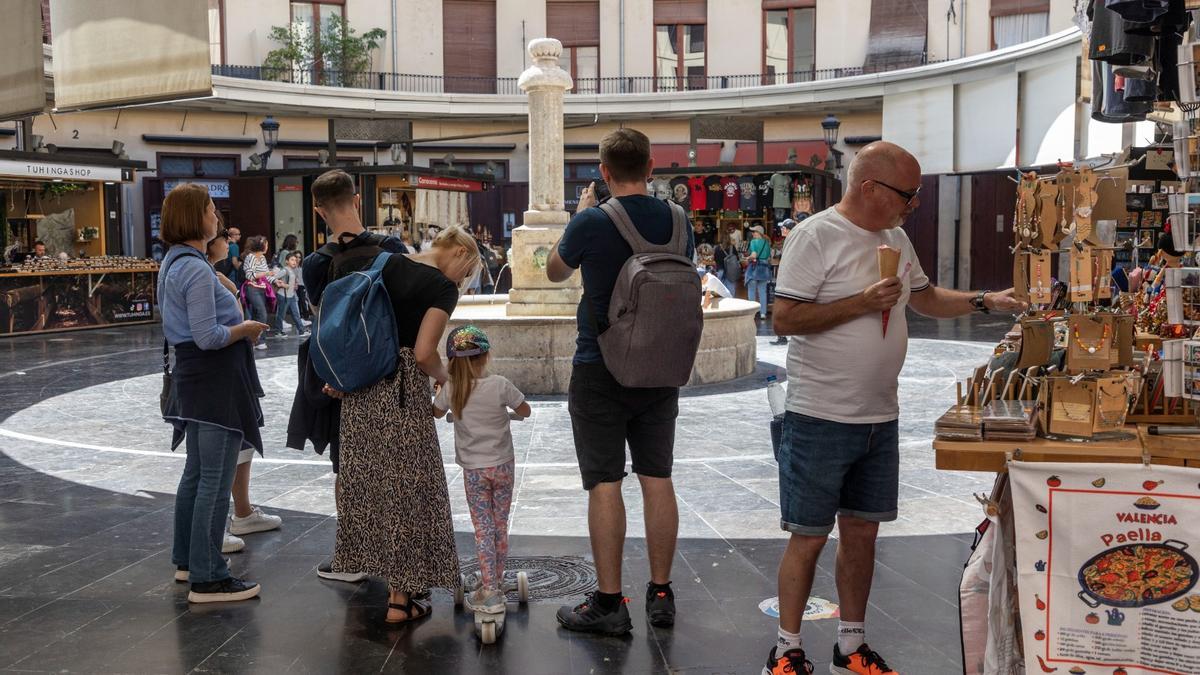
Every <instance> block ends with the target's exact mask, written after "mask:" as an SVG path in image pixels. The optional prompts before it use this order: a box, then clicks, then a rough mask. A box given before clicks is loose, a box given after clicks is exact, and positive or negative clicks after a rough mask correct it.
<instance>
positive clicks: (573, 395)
mask: <svg viewBox="0 0 1200 675" xmlns="http://www.w3.org/2000/svg"><path fill="white" fill-rule="evenodd" d="M567 401H568V405H567V407H568V409H569V410H570V413H571V430H572V431H573V432H574V435H575V455H576V457H577V458H578V459H579V472H580V474H581V475H582V477H583V489H585V490H591V489H592V488H594V487H596V485H598V484H599V483H611V482H616V481H619V480H621V479H622V478H624V477H625V475H626V473H625V445H626V443H628V444H629V456H630V459H631V460H632V462H633V472H634V473H636V474H639V475H642V476H651V477H654V478H670V477H671V466H672V464H673V463H674V454H675V420H676V418H677V417H679V389H678V388H677V387H662V388H655V389H635V388H630V387H623V386H621V385H620V383H618V382H617V381H616V380H615V379H614V378H613V376H612V374H611V373H609V372H608V368H606V367H605V366H604V365H603V364H575V367H574V369H573V371H572V372H571V386H570V389H569V391H568V394H567Z"/></svg>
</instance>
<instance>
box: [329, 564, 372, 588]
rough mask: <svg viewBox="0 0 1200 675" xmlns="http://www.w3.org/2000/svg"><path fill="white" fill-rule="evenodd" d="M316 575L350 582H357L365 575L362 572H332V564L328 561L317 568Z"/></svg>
mask: <svg viewBox="0 0 1200 675" xmlns="http://www.w3.org/2000/svg"><path fill="white" fill-rule="evenodd" d="M317 576H319V577H321V578H322V579H331V580H333V581H345V582H347V583H351V584H357V583H358V582H360V581H362V580H363V579H366V578H367V575H366V574H365V573H363V572H334V571H333V566H332V565H331V564H330V563H324V564H322V565H321V566H320V567H318V568H317Z"/></svg>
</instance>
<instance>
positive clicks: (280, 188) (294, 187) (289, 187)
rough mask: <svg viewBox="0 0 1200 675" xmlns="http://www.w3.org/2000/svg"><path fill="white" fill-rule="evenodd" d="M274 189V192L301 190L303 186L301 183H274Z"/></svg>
mask: <svg viewBox="0 0 1200 675" xmlns="http://www.w3.org/2000/svg"><path fill="white" fill-rule="evenodd" d="M275 191H276V192H303V191H304V186H303V185H276V186H275Z"/></svg>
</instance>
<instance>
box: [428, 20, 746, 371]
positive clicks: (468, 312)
mask: <svg viewBox="0 0 1200 675" xmlns="http://www.w3.org/2000/svg"><path fill="white" fill-rule="evenodd" d="M561 54H562V43H560V42H559V41H558V40H554V39H551V38H539V39H536V40H533V41H532V42H530V43H529V55H530V57H532V59H533V65H532V66H530V67H529V69H528V70H526V71H525V72H524V73H522V74H521V78H520V80H519V82H518V84H519V86H520V87H521V90H522V91H524V92H525V93H526V94H527V95H528V96H529V210H527V211H526V212H525V222H524V225H522V226H521V227H518V228H516V229H515V230H513V246H512V259H511V260H510V261H509V263H510V264H511V272H512V280H513V287H512V291H511V292H510V293H509V294H508V295H507V296H504V295H494V296H487V295H484V296H465V297H463V298H462V300H461V301H460V302H459V305H458V309H456V310H455V312H454V315H453V316H452V317H451V318H450V325H449V328H448V330H452V329H454V328H457V327H458V326H462V325H465V324H474V325H476V326H479V327H480V328H481V329H483V331H484V332H485V333H487V335H488V338H489V339H490V340H491V343H492V364H491V370H492V371H493V372H495V373H497V374H500V375H503V376H505V377H507V378H508V379H510V380H512V382H513V384H515V385H516V386H517V388H518V389H520V390H521V391H522V392H524V393H526V394H563V393H566V391H567V385H568V384H569V383H570V379H571V359H572V357H573V356H574V355H575V338H576V335H577V332H576V323H575V312H576V309H577V308H578V306H579V298H580V296H581V295H582V291H583V289H582V286H581V283H582V282H581V280H580V275H579V274H574V275H572V276H571V278H570V279H568V280H567V281H565V282H563V283H558V284H556V283H552V282H551V281H549V280H548V279H547V278H546V261H547V260H548V259H549V256H550V252H551V251H552V250H554V246H555V245H556V244H557V243H558V240H559V238H560V237H561V236H562V232H563V229H564V228H565V227H566V225H567V222H568V221H569V220H570V218H571V215H570V214H569V213H567V211H566V209H565V208H564V198H565V193H564V188H563V183H564V169H563V152H564V144H563V97H564V95H565V94H566V92H567V90H568V89H570V88H571V87H572V86H573V85H572V82H571V76H570V74H568V73H567V72H566V71H565V70H563V69H562V68H561V67H560V66H559V63H558V58H559V56H560V55H561ZM696 302H700V298H697V299H696ZM757 308H758V305H757V304H756V303H752V302H747V301H745V300H730V299H727V300H723V301H721V303H720V306H719V308H714V309H706V310H705V311H704V335H703V338H702V339H701V341H700V352H699V354H698V355H697V357H696V366H695V369H694V370H693V372H692V380H691V384H711V383H717V382H725V381H727V380H732V379H736V378H739V377H743V376H746V375H749V374H751V373H753V372H754V368H755V360H756V356H757V346H756V341H755V336H756V328H755V325H754V314H755V312H756V311H757Z"/></svg>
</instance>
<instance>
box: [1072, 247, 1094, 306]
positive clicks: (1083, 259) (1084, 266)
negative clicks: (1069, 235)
mask: <svg viewBox="0 0 1200 675" xmlns="http://www.w3.org/2000/svg"><path fill="white" fill-rule="evenodd" d="M1094 272H1095V270H1094V268H1093V265H1092V248H1091V247H1090V246H1079V245H1076V246H1072V247H1071V302H1091V301H1092V300H1093V298H1094V297H1095V293H1094V291H1093V287H1092V282H1093V281H1094V279H1095V276H1094Z"/></svg>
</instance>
